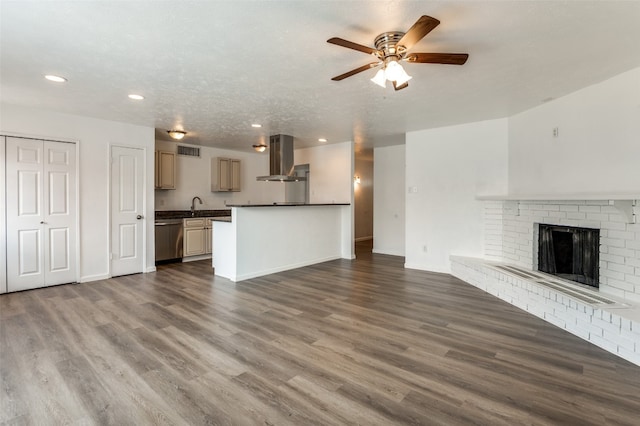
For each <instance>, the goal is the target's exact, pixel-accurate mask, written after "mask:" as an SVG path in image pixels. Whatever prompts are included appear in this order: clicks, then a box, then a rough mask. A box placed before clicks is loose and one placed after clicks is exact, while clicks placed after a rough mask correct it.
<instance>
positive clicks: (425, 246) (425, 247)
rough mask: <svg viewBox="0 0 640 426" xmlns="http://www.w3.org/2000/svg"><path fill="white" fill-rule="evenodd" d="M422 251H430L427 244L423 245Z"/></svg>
mask: <svg viewBox="0 0 640 426" xmlns="http://www.w3.org/2000/svg"><path fill="white" fill-rule="evenodd" d="M422 251H423V252H425V253H426V252H427V251H428V250H427V245H426V244H423V245H422Z"/></svg>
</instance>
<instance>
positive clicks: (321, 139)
mask: <svg viewBox="0 0 640 426" xmlns="http://www.w3.org/2000/svg"><path fill="white" fill-rule="evenodd" d="M326 141H327V140H326V139H325V138H320V139H318V142H326Z"/></svg>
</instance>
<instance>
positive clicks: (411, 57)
mask: <svg viewBox="0 0 640 426" xmlns="http://www.w3.org/2000/svg"><path fill="white" fill-rule="evenodd" d="M468 57H469V54H468V53H410V54H408V55H407V57H406V58H405V60H406V61H407V62H414V63H420V64H447V65H462V64H464V63H465V62H467V58H468Z"/></svg>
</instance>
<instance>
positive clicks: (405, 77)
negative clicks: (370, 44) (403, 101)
mask: <svg viewBox="0 0 640 426" xmlns="http://www.w3.org/2000/svg"><path fill="white" fill-rule="evenodd" d="M398 68H399V70H400V71H399V72H398V76H397V77H396V79H395V80H394V81H395V82H396V84H397V85H398V86H402V85H404V84H405V83H407V82H408V81H409V80H411V79H412V78H413V77H411V76H410V75H409V74H407V72H406V71H405V70H404V68H402V65H400V64H398Z"/></svg>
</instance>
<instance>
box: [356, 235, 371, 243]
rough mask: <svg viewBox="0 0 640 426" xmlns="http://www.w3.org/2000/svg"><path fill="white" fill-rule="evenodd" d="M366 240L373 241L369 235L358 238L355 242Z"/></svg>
mask: <svg viewBox="0 0 640 426" xmlns="http://www.w3.org/2000/svg"><path fill="white" fill-rule="evenodd" d="M368 240H373V235H369V236H368V237H358V238H356V239H355V242H356V243H359V242H360V241H368Z"/></svg>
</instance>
